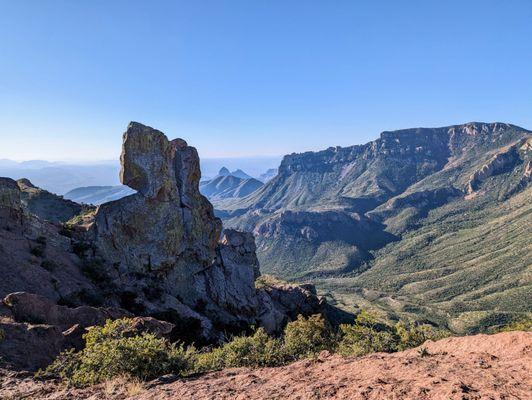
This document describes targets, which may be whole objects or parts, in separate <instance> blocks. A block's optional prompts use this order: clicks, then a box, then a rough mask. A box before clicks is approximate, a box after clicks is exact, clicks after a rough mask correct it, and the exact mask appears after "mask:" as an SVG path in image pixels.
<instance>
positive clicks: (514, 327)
mask: <svg viewBox="0 0 532 400" xmlns="http://www.w3.org/2000/svg"><path fill="white" fill-rule="evenodd" d="M511 331H525V332H530V331H532V317H524V318H521V319H519V320H517V321H513V322H510V323H509V324H507V325H504V326H502V327H499V328H497V329H496V330H495V332H511Z"/></svg>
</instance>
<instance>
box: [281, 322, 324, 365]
mask: <svg viewBox="0 0 532 400" xmlns="http://www.w3.org/2000/svg"><path fill="white" fill-rule="evenodd" d="M333 344H334V340H333V334H332V331H331V329H330V327H329V325H328V324H327V322H326V321H325V319H324V318H323V317H322V316H321V315H312V316H310V317H308V318H305V317H303V316H302V315H299V316H298V317H297V320H295V321H293V322H289V323H288V325H287V326H286V328H285V330H284V339H283V353H284V355H285V357H286V358H287V359H292V360H295V359H299V358H304V357H311V356H314V355H316V354H318V353H319V352H320V351H322V350H332V349H333Z"/></svg>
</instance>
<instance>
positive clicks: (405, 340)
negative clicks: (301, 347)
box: [338, 311, 447, 356]
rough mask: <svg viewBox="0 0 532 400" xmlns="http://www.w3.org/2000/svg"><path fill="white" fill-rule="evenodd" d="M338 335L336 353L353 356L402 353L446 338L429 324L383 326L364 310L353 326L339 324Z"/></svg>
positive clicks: (406, 323)
mask: <svg viewBox="0 0 532 400" xmlns="http://www.w3.org/2000/svg"><path fill="white" fill-rule="evenodd" d="M340 332H341V340H340V343H339V345H338V349H339V352H340V353H341V354H343V355H354V356H361V355H364V354H368V353H373V352H387V353H390V352H394V351H402V350H406V349H409V348H412V347H417V346H420V345H421V344H423V343H424V342H425V341H427V340H438V339H441V338H443V337H445V336H447V333H446V332H445V331H441V330H436V329H434V328H433V327H432V326H430V325H420V324H416V323H412V322H404V321H400V322H398V323H397V324H395V325H389V324H382V323H379V322H378V319H377V317H376V316H375V315H374V314H372V313H369V312H365V311H362V312H361V313H360V314H359V315H358V316H357V318H356V320H355V323H354V324H353V325H340Z"/></svg>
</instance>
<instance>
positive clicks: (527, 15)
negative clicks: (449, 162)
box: [0, 0, 532, 161]
mask: <svg viewBox="0 0 532 400" xmlns="http://www.w3.org/2000/svg"><path fill="white" fill-rule="evenodd" d="M531 21H532V0H504V1H503V0H468V1H463V0H461V1H436V0H434V1H428V0H422V1H415V0H409V1H407V0H405V1H396V0H390V1H384V0H383V1H379V0H376V1H375V0H373V1H354V0H349V1H348V0H345V1H342V0H334V1H327V0H322V1H313V0H305V1H303V0H300V1H294V0H269V1H260V0H255V1H249V0H242V1H236V0H235V1H231V0H218V1H203V0H189V1H177V0H176V1H163V0H156V1H133V0H124V1H120V0H112V1H109V0H101V1H100V0H90V1H89V0H78V1H71V0H65V1H59V0H57V1H55V0H34V1H31V0H21V1H12V0H0V140H1V146H0V158H9V159H15V160H28V159H45V160H67V161H72V160H85V161H86V160H108V159H116V158H117V157H118V155H119V153H120V146H121V135H122V132H123V131H124V130H125V128H126V126H127V124H128V122H129V121H132V120H133V121H138V122H142V123H144V124H146V125H150V126H152V127H154V128H157V129H159V130H162V131H163V132H165V133H166V134H167V136H169V137H170V138H175V137H181V138H184V139H185V140H187V141H188V143H189V144H191V145H193V146H195V147H197V148H198V150H199V153H200V156H201V157H254V156H258V155H261V156H267V155H282V154H288V153H292V152H301V151H308V150H320V149H323V148H327V147H330V146H337V145H340V146H348V145H353V144H359V143H365V142H367V141H369V140H373V139H375V138H377V137H378V134H379V133H380V132H381V131H384V130H393V129H401V128H409V127H418V126H445V125H451V124H458V123H465V122H469V121H486V122H492V121H502V122H509V123H513V124H516V125H520V126H523V127H525V128H529V129H532V22H531Z"/></svg>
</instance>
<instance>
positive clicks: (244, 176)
mask: <svg viewBox="0 0 532 400" xmlns="http://www.w3.org/2000/svg"><path fill="white" fill-rule="evenodd" d="M231 175H233V176H236V177H237V178H240V179H250V178H251V176H250V175H248V174H246V173H245V172H244V171H242V170H241V169H240V168H239V169H237V170H235V171H233V172H231Z"/></svg>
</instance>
